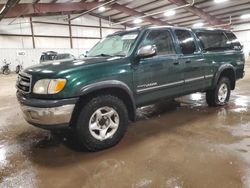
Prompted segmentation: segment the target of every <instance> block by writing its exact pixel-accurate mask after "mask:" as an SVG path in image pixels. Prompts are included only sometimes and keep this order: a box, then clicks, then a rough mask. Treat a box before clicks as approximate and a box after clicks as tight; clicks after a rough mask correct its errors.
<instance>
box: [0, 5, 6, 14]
mask: <svg viewBox="0 0 250 188" xmlns="http://www.w3.org/2000/svg"><path fill="white" fill-rule="evenodd" d="M5 8H6V5H4V6H3V7H2V8H1V10H0V14H2V12H3V11H4V9H5Z"/></svg>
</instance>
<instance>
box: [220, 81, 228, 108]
mask: <svg viewBox="0 0 250 188" xmlns="http://www.w3.org/2000/svg"><path fill="white" fill-rule="evenodd" d="M227 95H228V86H227V84H225V83H223V84H221V86H220V88H219V90H218V100H219V101H220V102H221V103H224V102H225V101H226V99H227Z"/></svg>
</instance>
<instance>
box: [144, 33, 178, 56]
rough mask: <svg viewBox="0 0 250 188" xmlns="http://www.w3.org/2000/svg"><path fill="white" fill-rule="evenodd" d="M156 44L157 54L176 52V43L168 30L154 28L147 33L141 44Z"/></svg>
mask: <svg viewBox="0 0 250 188" xmlns="http://www.w3.org/2000/svg"><path fill="white" fill-rule="evenodd" d="M146 45H155V46H156V47H157V55H170V54H175V49H174V44H173V40H172V37H171V34H170V32H169V31H167V30H153V31H150V33H149V34H148V35H147V37H146V38H145V39H144V41H143V42H142V44H141V46H146Z"/></svg>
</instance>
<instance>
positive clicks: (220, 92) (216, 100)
mask: <svg viewBox="0 0 250 188" xmlns="http://www.w3.org/2000/svg"><path fill="white" fill-rule="evenodd" d="M230 94H231V84H230V80H229V79H228V78H227V77H222V78H221V79H220V80H219V81H218V83H217V85H216V87H215V88H214V89H213V90H210V91H207V93H206V101H207V104H208V105H209V106H224V105H225V104H227V103H228V101H229V98H230Z"/></svg>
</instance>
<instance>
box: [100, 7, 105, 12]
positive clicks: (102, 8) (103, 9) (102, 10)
mask: <svg viewBox="0 0 250 188" xmlns="http://www.w3.org/2000/svg"><path fill="white" fill-rule="evenodd" d="M105 10H106V8H105V7H99V8H98V11H99V12H104V11H105Z"/></svg>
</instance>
